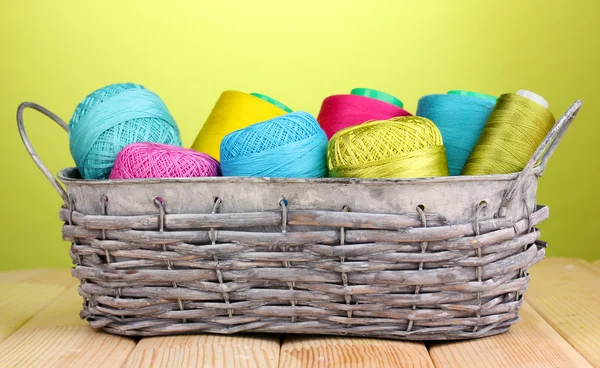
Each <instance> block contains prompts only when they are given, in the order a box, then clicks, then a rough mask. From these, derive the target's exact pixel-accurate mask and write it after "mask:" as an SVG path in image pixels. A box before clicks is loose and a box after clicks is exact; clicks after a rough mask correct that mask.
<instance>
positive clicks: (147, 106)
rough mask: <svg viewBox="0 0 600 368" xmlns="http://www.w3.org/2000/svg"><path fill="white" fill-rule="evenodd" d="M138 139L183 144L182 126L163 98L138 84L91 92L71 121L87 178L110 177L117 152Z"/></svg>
mask: <svg viewBox="0 0 600 368" xmlns="http://www.w3.org/2000/svg"><path fill="white" fill-rule="evenodd" d="M136 142H154V143H164V144H170V145H175V146H181V137H180V135H179V129H178V128H177V124H175V120H173V117H172V116H171V114H170V113H169V110H168V109H167V107H166V106H165V104H164V103H163V101H162V100H161V99H160V97H158V96H157V95H156V94H155V93H153V92H151V91H149V90H147V89H145V88H144V87H143V86H140V85H137V84H132V83H121V84H113V85H109V86H106V87H103V88H100V89H98V90H96V91H94V92H92V93H91V94H89V95H88V96H87V97H86V98H85V99H84V100H83V101H82V102H81V103H80V104H79V105H78V106H77V108H76V109H75V112H74V113H73V117H72V118H71V121H70V123H69V143H70V148H71V155H72V156H73V159H74V160H75V164H76V165H77V169H78V170H79V173H80V174H81V176H82V177H83V178H84V179H106V178H108V176H109V174H110V171H111V169H112V168H113V164H114V161H115V158H116V156H117V153H119V152H120V151H121V150H122V149H123V148H124V147H125V146H127V145H128V144H131V143H136Z"/></svg>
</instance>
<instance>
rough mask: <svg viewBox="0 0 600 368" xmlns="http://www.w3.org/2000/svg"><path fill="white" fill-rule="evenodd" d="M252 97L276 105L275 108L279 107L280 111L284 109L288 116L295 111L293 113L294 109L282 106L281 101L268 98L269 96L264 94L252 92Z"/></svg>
mask: <svg viewBox="0 0 600 368" xmlns="http://www.w3.org/2000/svg"><path fill="white" fill-rule="evenodd" d="M250 96H254V97H258V98H260V99H261V100H265V101H267V102H268V103H270V104H271V105H275V106H277V107H279V108H280V109H282V110H283V111H285V112H287V113H288V114H289V113H290V112H293V111H292V109H290V108H289V107H287V106H285V105H284V104H282V103H281V102H279V101H277V100H276V99H274V98H271V97H269V96H267V95H263V94H262V93H257V92H252V93H251V94H250Z"/></svg>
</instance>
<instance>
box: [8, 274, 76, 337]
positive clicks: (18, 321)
mask: <svg viewBox="0 0 600 368" xmlns="http://www.w3.org/2000/svg"><path fill="white" fill-rule="evenodd" d="M76 281H77V280H76V279H75V278H73V277H71V275H70V273H69V271H68V270H19V271H8V272H1V273H0V341H2V340H4V339H5V338H7V337H8V336H9V335H10V334H11V333H13V332H14V331H16V330H17V329H18V328H19V327H21V326H22V325H23V324H24V323H25V322H27V321H28V320H29V319H31V317H33V316H34V315H35V314H36V313H37V312H38V311H40V310H41V309H42V308H43V307H44V306H46V305H48V303H50V302H52V301H53V300H55V299H56V298H57V297H58V296H59V295H60V294H61V293H62V292H63V291H65V289H66V288H67V287H69V286H71V285H74V284H75V283H76Z"/></svg>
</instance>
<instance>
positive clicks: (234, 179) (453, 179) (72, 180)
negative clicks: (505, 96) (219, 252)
mask: <svg viewBox="0 0 600 368" xmlns="http://www.w3.org/2000/svg"><path fill="white" fill-rule="evenodd" d="M543 171H544V168H543V166H542V165H537V166H536V167H534V168H533V169H532V170H531V173H532V174H536V175H539V174H540V173H541V172H543ZM520 173H521V172H520V171H519V172H515V173H510V174H493V175H473V176H438V177H427V178H402V179H357V178H311V179H290V178H269V177H262V178H258V177H238V176H214V177H199V178H161V179H156V178H148V179H101V180H85V179H81V178H79V177H77V176H76V175H78V172H77V169H76V168H75V167H68V168H64V169H62V170H60V171H59V172H58V178H59V179H60V181H61V182H63V183H65V184H80V185H115V184H121V185H122V184H128V185H135V184H156V183H279V184H284V183H287V184H303V183H304V184H307V183H310V184H373V185H385V184H390V183H398V184H401V183H406V184H408V183H411V184H420V183H465V182H481V181H483V182H486V181H512V180H516V179H517V177H518V176H519V174H520Z"/></svg>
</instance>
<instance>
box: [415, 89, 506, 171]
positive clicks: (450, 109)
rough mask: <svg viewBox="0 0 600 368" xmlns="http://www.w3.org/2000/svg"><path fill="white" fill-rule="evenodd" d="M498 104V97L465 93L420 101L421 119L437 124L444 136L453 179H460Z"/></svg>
mask: <svg viewBox="0 0 600 368" xmlns="http://www.w3.org/2000/svg"><path fill="white" fill-rule="evenodd" d="M495 104H496V97H494V96H490V95H486V94H483V93H477V92H470V91H462V90H453V91H448V93H447V94H435V95H427V96H423V97H421V98H420V99H419V104H418V107H417V116H422V117H425V118H427V119H429V120H431V121H433V122H434V123H435V125H437V127H438V128H439V129H440V132H442V139H443V140H444V146H445V147H446V155H447V157H448V171H449V172H450V175H460V172H461V171H462V169H463V167H464V166H465V162H467V158H469V154H470V153H471V151H472V150H473V147H475V144H476V143H477V140H478V139H479V136H480V135H481V131H482V130H483V126H484V125H485V123H486V121H487V119H488V117H489V116H490V113H491V112H492V109H493V108H494V105H495Z"/></svg>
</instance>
